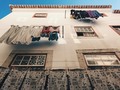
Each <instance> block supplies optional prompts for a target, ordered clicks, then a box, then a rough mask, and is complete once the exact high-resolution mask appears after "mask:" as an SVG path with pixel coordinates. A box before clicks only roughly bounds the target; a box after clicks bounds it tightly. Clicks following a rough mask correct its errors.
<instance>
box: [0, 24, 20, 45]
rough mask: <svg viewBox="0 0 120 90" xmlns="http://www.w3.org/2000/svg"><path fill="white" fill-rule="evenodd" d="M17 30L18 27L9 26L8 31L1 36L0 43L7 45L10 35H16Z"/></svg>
mask: <svg viewBox="0 0 120 90" xmlns="http://www.w3.org/2000/svg"><path fill="white" fill-rule="evenodd" d="M18 29H19V26H18V25H17V26H15V25H11V27H10V29H9V30H8V31H7V32H6V33H5V34H4V35H2V37H1V38H0V42H1V43H2V42H3V41H4V42H6V43H8V42H9V39H11V38H9V37H10V36H11V35H12V34H16V32H17V30H18Z"/></svg>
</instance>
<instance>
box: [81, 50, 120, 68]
mask: <svg viewBox="0 0 120 90" xmlns="http://www.w3.org/2000/svg"><path fill="white" fill-rule="evenodd" d="M85 55H93V56H94V55H104V56H105V55H114V56H116V58H117V59H116V60H117V61H118V63H119V64H112V65H105V64H104V61H106V60H97V61H101V62H102V63H103V64H101V65H98V64H89V63H88V61H90V60H87V59H86V57H85ZM83 56H84V60H85V62H86V64H87V66H88V67H89V66H120V59H119V57H118V56H117V55H116V53H115V52H94V53H93V52H90V53H83ZM116 60H108V61H116ZM91 61H95V60H91Z"/></svg>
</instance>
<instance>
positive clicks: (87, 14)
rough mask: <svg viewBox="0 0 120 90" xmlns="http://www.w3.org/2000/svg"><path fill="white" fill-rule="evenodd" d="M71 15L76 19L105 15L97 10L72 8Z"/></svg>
mask: <svg viewBox="0 0 120 90" xmlns="http://www.w3.org/2000/svg"><path fill="white" fill-rule="evenodd" d="M71 15H72V17H73V18H74V19H82V18H95V19H98V18H99V17H100V16H101V17H103V14H101V13H99V12H98V11H97V10H88V11H85V10H71Z"/></svg>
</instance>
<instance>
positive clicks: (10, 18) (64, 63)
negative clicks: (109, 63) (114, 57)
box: [0, 9, 120, 68]
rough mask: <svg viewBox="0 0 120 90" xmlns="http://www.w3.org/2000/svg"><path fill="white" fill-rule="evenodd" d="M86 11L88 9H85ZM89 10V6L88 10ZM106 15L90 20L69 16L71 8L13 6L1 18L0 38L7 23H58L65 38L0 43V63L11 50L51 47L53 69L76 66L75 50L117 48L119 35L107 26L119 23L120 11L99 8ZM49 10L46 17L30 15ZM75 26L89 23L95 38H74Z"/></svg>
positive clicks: (20, 24)
mask: <svg viewBox="0 0 120 90" xmlns="http://www.w3.org/2000/svg"><path fill="white" fill-rule="evenodd" d="M85 10H87V9H85ZM89 10H91V9H89ZM98 11H99V12H102V13H105V14H106V15H107V17H103V18H102V17H100V18H98V19H97V20H95V19H93V21H92V22H83V21H77V20H74V19H70V9H67V10H66V18H65V10H64V9H13V10H12V13H10V14H9V15H7V16H6V17H4V18H3V19H1V20H0V37H1V36H2V35H3V34H4V33H5V32H6V31H7V30H8V29H9V28H10V25H13V24H14V25H19V26H23V25H60V26H64V30H65V31H64V32H65V34H64V35H65V38H62V37H60V38H59V40H58V41H48V40H47V39H41V41H40V42H38V43H33V44H31V45H29V46H26V45H7V44H5V43H0V65H2V64H3V63H4V61H5V60H6V58H7V57H8V55H9V54H10V53H11V51H12V50H53V62H52V67H53V68H58V67H59V68H64V67H69V68H73V67H79V64H78V59H77V55H76V52H75V50H76V49H106V48H118V49H119V48H120V36H119V35H118V34H117V33H116V32H114V31H113V30H112V29H111V28H110V27H109V25H120V14H114V13H112V11H111V9H98ZM39 12H44V13H48V16H47V18H33V15H34V14H35V13H39ZM74 26H92V27H93V29H94V30H95V32H96V33H97V34H98V36H99V37H98V38H97V37H94V38H77V36H76V33H75V30H74V29H73V27H74Z"/></svg>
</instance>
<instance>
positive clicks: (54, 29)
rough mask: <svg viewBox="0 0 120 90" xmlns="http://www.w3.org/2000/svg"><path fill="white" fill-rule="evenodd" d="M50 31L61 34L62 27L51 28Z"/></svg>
mask: <svg viewBox="0 0 120 90" xmlns="http://www.w3.org/2000/svg"><path fill="white" fill-rule="evenodd" d="M49 31H50V32H57V33H59V32H60V27H59V26H50V29H49Z"/></svg>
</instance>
